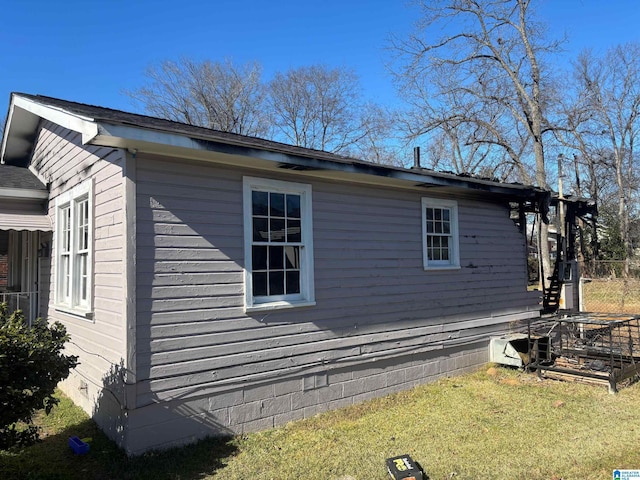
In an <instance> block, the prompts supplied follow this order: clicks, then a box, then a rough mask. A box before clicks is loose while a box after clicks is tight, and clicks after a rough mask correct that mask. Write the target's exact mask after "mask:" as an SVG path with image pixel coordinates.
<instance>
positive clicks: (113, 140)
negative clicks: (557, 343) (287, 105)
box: [0, 94, 547, 454]
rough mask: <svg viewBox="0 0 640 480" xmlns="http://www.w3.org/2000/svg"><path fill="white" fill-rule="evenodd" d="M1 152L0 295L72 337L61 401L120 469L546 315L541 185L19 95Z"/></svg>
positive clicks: (478, 345)
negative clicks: (527, 227)
mask: <svg viewBox="0 0 640 480" xmlns="http://www.w3.org/2000/svg"><path fill="white" fill-rule="evenodd" d="M1 155H2V159H1V160H2V163H3V165H0V196H1V197H2V202H0V230H1V231H2V232H4V233H3V235H4V238H5V239H6V245H7V247H6V250H7V258H8V263H9V279H10V281H9V282H8V287H9V290H10V291H8V292H5V293H4V295H5V296H8V297H10V298H11V299H13V300H14V301H15V300H16V299H18V298H22V300H23V302H24V300H25V299H27V300H28V303H29V314H30V315H31V317H34V316H36V315H40V316H46V317H48V318H49V319H50V320H58V321H60V322H62V323H64V324H65V325H66V327H67V329H68V331H69V333H70V335H71V338H72V341H71V343H70V344H69V346H68V350H69V352H70V353H73V354H75V355H78V356H79V357H80V362H81V364H80V365H79V366H78V367H77V369H76V370H75V371H74V372H73V373H72V375H71V376H70V378H69V379H68V380H66V381H65V382H63V384H62V385H61V387H62V389H63V390H64V391H65V392H66V393H67V394H68V395H69V396H70V397H71V398H72V399H73V400H74V401H75V402H76V403H78V404H79V405H81V406H82V407H83V408H84V409H85V410H86V411H87V412H89V413H90V414H92V415H93V417H94V419H95V420H96V421H97V422H98V424H100V425H101V427H102V428H103V429H104V430H105V431H106V432H107V433H108V434H109V435H110V436H111V437H112V438H114V439H115V440H116V441H117V442H118V443H119V444H120V445H121V446H122V447H123V448H124V449H125V450H126V451H127V452H128V453H130V454H138V453H141V452H143V451H145V450H148V449H151V448H166V447H169V446H172V445H177V444H182V443H187V442H192V441H194V440H196V439H198V438H202V437H204V436H208V435H216V434H221V433H230V432H236V433H240V432H248V431H255V430H259V429H264V428H268V427H273V426H274V425H281V424H283V423H285V422H287V421H290V420H295V419H300V418H304V417H308V416H311V415H314V414H316V413H318V412H322V411H325V410H328V409H332V408H337V407H342V406H345V405H349V404H352V403H355V402H359V401H362V400H365V399H369V398H372V397H376V396H382V395H385V394H388V393H391V392H396V391H399V390H403V389H407V388H411V387H412V386H414V385H417V384H421V383H426V382H429V381H432V380H434V379H437V378H439V377H442V376H447V375H455V374H458V373H461V372H465V371H468V370H470V369H473V368H476V367H478V366H479V365H481V364H483V363H484V362H486V361H487V359H488V349H487V346H488V341H489V337H490V336H492V335H495V334H501V333H504V332H505V331H507V330H508V329H509V328H510V326H511V325H513V324H516V323H518V322H521V321H526V320H527V319H530V318H533V317H537V316H539V298H538V295H537V294H536V293H535V292H528V291H527V268H526V248H525V236H524V233H523V232H524V228H523V225H522V218H523V216H524V212H525V211H532V210H536V209H537V208H538V206H539V205H542V204H544V202H545V199H547V193H546V192H544V191H542V190H539V189H536V188H533V187H526V186H522V185H514V184H501V183H497V182H492V181H486V180H480V179H474V178H469V177H461V176H456V175H451V174H443V173H436V172H433V171H430V170H426V169H421V168H417V167H416V168H412V169H403V168H395V167H388V166H380V165H373V164H369V163H365V162H361V161H356V160H352V159H348V158H344V157H340V156H337V155H332V154H328V153H325V152H319V151H313V150H307V149H304V148H298V147H293V146H289V145H283V144H279V143H275V142H269V141H265V140H260V139H257V138H249V137H244V136H240V135H234V134H229V133H223V132H218V131H212V130H208V129H204V128H198V127H193V126H189V125H184V124H180V123H175V122H171V121H166V120H160V119H156V118H151V117H146V116H141V115H134V114H130V113H125V112H121V111H116V110H111V109H107V108H101V107H95V106H90V105H84V104H79V103H73V102H68V101H63V100H58V99H54V98H48V97H42V96H33V95H26V94H13V95H12V97H11V104H10V108H9V113H8V118H7V122H6V130H5V133H4V137H3V139H2V150H1ZM10 179H12V180H10Z"/></svg>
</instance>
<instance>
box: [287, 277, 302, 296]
mask: <svg viewBox="0 0 640 480" xmlns="http://www.w3.org/2000/svg"><path fill="white" fill-rule="evenodd" d="M292 293H300V272H298V271H293V272H287V295H290V294H292Z"/></svg>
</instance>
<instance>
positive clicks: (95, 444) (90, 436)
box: [0, 419, 237, 480]
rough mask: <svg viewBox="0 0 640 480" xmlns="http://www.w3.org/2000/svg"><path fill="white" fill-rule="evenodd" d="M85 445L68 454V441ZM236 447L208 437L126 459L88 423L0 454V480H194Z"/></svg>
mask: <svg viewBox="0 0 640 480" xmlns="http://www.w3.org/2000/svg"><path fill="white" fill-rule="evenodd" d="M71 436H77V437H79V438H81V439H83V440H85V441H87V442H88V443H89V444H90V450H89V452H88V453H87V454H85V455H76V454H74V453H73V452H72V451H71V449H70V447H69V443H68V441H69V437H71ZM236 452H237V448H236V446H235V444H234V440H233V439H232V438H211V439H205V440H202V441H200V442H199V443H197V444H194V445H189V446H187V447H183V448H174V449H171V450H166V451H162V452H148V453H146V454H144V455H141V456H139V457H132V458H129V457H127V455H126V454H125V453H124V451H123V450H121V449H120V448H118V447H117V445H116V444H115V443H114V442H112V441H111V440H109V439H108V438H107V437H106V436H105V435H104V434H103V433H102V432H101V431H100V430H99V429H98V427H97V425H96V424H95V423H94V422H93V421H92V420H90V419H85V420H82V421H80V422H78V423H77V424H74V425H71V426H69V427H67V428H65V429H64V430H62V431H59V432H57V433H55V434H53V435H49V436H46V437H44V438H43V439H42V440H41V441H40V442H38V443H37V444H36V445H33V446H31V447H27V448H24V449H22V450H19V451H16V452H1V451H0V478H1V479H3V480H14V479H15V480H22V479H25V480H33V479H43V480H44V479H46V480H67V479H70V480H75V479H81V480H107V479H109V480H110V479H123V480H129V479H131V480H133V479H136V480H137V479H142V480H144V479H153V480H161V479H176V480H177V479H180V480H192V479H193V480H195V479H201V478H203V477H205V476H207V475H213V474H214V473H215V472H216V471H217V470H218V469H219V468H221V467H222V466H224V464H225V459H227V458H228V457H230V456H233V455H234V454H235V453H236Z"/></svg>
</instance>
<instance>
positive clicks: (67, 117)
mask: <svg viewBox="0 0 640 480" xmlns="http://www.w3.org/2000/svg"><path fill="white" fill-rule="evenodd" d="M40 119H45V120H49V121H51V122H53V123H56V124H58V125H60V126H62V127H65V128H68V129H69V130H73V131H75V132H78V133H80V134H81V135H82V142H83V143H84V144H87V143H90V142H91V140H92V139H93V138H94V137H95V136H96V135H97V134H98V125H97V124H96V123H95V122H94V120H93V119H91V118H88V117H83V116H81V115H77V114H74V113H72V112H69V111H66V110H64V109H62V108H59V107H53V106H50V105H46V104H43V103H40V102H37V101H35V100H32V99H28V98H24V97H21V96H19V95H17V94H12V95H11V102H10V105H9V113H8V115H7V122H6V129H5V132H4V135H3V138H2V149H1V150H0V159H1V163H16V162H20V161H22V160H23V159H25V158H27V157H28V155H29V154H30V153H31V149H32V147H33V142H34V139H35V136H36V134H37V129H38V125H39V123H40Z"/></svg>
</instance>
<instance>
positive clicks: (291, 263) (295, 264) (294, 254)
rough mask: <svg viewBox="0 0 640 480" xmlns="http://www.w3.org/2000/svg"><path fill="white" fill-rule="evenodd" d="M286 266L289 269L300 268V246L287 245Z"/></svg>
mask: <svg viewBox="0 0 640 480" xmlns="http://www.w3.org/2000/svg"><path fill="white" fill-rule="evenodd" d="M284 254H285V260H286V261H285V268H286V269H287V270H291V269H296V270H299V269H300V247H285V249H284Z"/></svg>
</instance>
